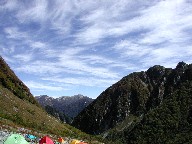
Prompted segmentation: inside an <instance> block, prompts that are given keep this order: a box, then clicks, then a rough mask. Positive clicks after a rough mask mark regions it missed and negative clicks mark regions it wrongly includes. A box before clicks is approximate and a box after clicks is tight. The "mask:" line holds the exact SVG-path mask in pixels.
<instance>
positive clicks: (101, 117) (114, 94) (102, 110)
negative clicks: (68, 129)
mask: <svg viewBox="0 0 192 144" xmlns="http://www.w3.org/2000/svg"><path fill="white" fill-rule="evenodd" d="M183 87H184V88H183ZM189 88H191V89H192V64H186V63H184V62H179V63H178V65H177V66H176V68H175V69H172V68H165V67H163V66H160V65H155V66H153V67H151V68H149V69H148V70H147V71H145V72H144V71H142V72H134V73H131V74H129V75H127V76H125V77H123V78H122V79H121V80H120V81H118V82H117V83H115V84H113V85H112V86H111V87H109V88H107V89H106V90H105V91H104V92H103V93H101V94H100V95H99V97H98V98H97V99H96V100H94V101H93V102H92V103H91V104H90V105H89V106H88V107H86V108H85V109H84V110H83V111H82V112H81V113H80V114H79V115H78V116H77V117H75V118H74V121H73V123H72V125H73V126H75V127H76V128H79V129H81V130H82V131H84V132H87V133H90V134H102V133H103V134H104V135H105V137H108V138H109V139H114V140H115V139H116V140H117V139H118V138H119V139H121V140H122V141H121V142H122V143H135V142H136V141H137V142H138V140H137V138H136V137H137V136H138V135H140V136H141V137H142V136H143V137H142V138H143V139H147V138H148V137H147V138H145V136H146V135H147V132H146V133H145V131H147V130H146V128H145V127H144V126H147V127H148V129H151V131H152V132H154V131H153V127H152V125H150V124H147V123H146V122H145V121H144V122H143V119H147V120H148V118H146V116H148V115H149V116H150V117H152V116H153V115H152V114H151V113H152V112H153V111H155V115H158V114H156V111H163V109H162V107H164V109H166V110H167V111H164V115H170V113H169V111H170V110H171V109H176V110H175V111H177V112H178V113H181V115H180V116H178V117H177V120H174V118H173V119H171V121H174V123H175V124H176V123H177V125H179V123H183V121H182V120H179V118H180V119H181V117H183V115H186V114H185V113H189V111H190V108H186V109H182V105H180V104H177V103H180V101H181V100H178V99H181V98H180V97H182V95H181V94H178V93H179V91H181V92H180V93H185V91H184V90H185V89H189ZM186 93H187V94H190V95H191V93H190V91H189V92H187V91H186ZM190 95H189V96H187V95H186V97H184V98H183V99H184V100H185V99H187V100H188V101H191V97H190ZM169 99H171V100H169ZM171 101H174V104H175V105H176V107H173V106H172V105H173V103H171ZM190 105H192V103H191V102H190V103H188V104H187V105H186V106H188V107H190ZM156 109H157V110H156ZM178 109H179V110H178ZM151 111H152V112H151ZM167 113H168V114H167ZM175 113H176V112H175ZM164 115H163V114H162V117H166V116H164ZM158 116H159V115H158ZM188 117H189V118H191V115H189V116H188ZM170 118H172V116H170ZM167 119H168V118H167ZM183 120H186V121H187V119H186V118H185V119H183ZM156 121H160V123H163V121H165V120H163V119H161V118H160V117H159V119H157V120H156ZM156 121H155V122H156ZM142 124H143V125H144V126H142ZM137 125H140V129H141V131H140V130H139V128H137ZM164 125H166V127H169V126H168V125H169V122H166V123H165V124H164ZM117 127H121V128H117ZM166 127H161V128H162V129H159V130H162V131H163V129H166ZM173 128H174V127H173ZM174 129H177V128H174ZM142 130H143V133H142ZM135 131H136V132H137V135H136V134H135ZM167 131H169V130H167ZM152 132H151V133H152ZM168 134H171V133H170V132H169V133H168ZM168 134H167V136H169V135H168ZM177 134H178V135H180V133H179V132H178V133H177ZM133 138H134V139H133ZM142 138H141V139H140V140H141V141H142ZM152 138H154V139H156V138H157V137H156V136H154V135H153V137H152V136H151V139H152ZM162 139H163V138H162ZM168 139H171V138H170V137H169V138H167V140H168ZM141 141H140V142H141ZM146 141H147V142H148V143H149V142H152V141H150V140H149V139H147V140H146Z"/></svg>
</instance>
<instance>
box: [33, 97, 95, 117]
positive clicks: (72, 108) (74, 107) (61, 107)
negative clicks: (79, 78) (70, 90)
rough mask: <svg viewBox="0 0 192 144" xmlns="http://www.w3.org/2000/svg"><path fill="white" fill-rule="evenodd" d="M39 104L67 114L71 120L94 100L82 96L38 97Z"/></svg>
mask: <svg viewBox="0 0 192 144" xmlns="http://www.w3.org/2000/svg"><path fill="white" fill-rule="evenodd" d="M35 98H36V100H37V101H38V102H39V104H40V105H41V106H43V107H45V108H48V107H47V106H49V108H50V107H52V108H53V109H55V110H56V111H58V112H60V113H63V114H65V115H66V116H68V117H70V118H74V117H75V116H77V115H78V114H79V113H80V112H81V111H82V110H83V109H84V108H85V107H87V106H88V105H89V104H90V103H91V102H92V101H93V99H91V98H89V97H87V96H83V95H81V94H78V95H74V96H62V97H59V98H53V97H50V96H47V95H41V96H36V97H35Z"/></svg>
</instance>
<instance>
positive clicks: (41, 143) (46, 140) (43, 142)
mask: <svg viewBox="0 0 192 144" xmlns="http://www.w3.org/2000/svg"><path fill="white" fill-rule="evenodd" d="M39 144H54V142H53V141H52V140H51V138H49V137H48V136H44V137H43V138H41V139H40V141H39Z"/></svg>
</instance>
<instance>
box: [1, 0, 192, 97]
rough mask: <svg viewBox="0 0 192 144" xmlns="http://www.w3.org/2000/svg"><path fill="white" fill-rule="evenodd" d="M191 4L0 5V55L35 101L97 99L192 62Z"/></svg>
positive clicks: (15, 1)
mask: <svg viewBox="0 0 192 144" xmlns="http://www.w3.org/2000/svg"><path fill="white" fill-rule="evenodd" d="M191 35H192V2H191V1H190V0H174V1H173V0H118V1H116V0H30V1H29V0H0V55H1V56H2V57H3V58H4V59H5V60H6V62H7V63H8V64H9V66H10V67H11V69H12V70H14V72H15V73H16V75H17V76H18V77H19V78H20V79H21V80H22V81H23V82H24V83H25V84H26V85H27V86H28V87H29V88H30V90H31V92H32V94H33V95H35V96H36V95H43V94H47V95H49V96H53V97H58V96H72V95H75V94H83V95H86V96H89V97H92V98H96V97H97V96H99V94H100V93H101V92H102V91H104V90H105V89H106V88H107V87H109V86H111V85H112V84H114V83H115V82H117V81H118V80H120V79H121V78H122V77H124V76H126V75H128V74H130V73H131V72H135V71H142V70H147V69H148V68H149V67H151V66H153V65H162V66H165V67H171V68H175V66H176V65H177V63H178V62H180V61H184V62H186V63H192V36H191Z"/></svg>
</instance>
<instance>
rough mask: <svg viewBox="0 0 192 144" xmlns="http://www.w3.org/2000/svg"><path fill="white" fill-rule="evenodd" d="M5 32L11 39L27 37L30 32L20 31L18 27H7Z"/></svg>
mask: <svg viewBox="0 0 192 144" xmlns="http://www.w3.org/2000/svg"><path fill="white" fill-rule="evenodd" d="M4 32H5V33H6V34H7V38H11V39H26V38H27V37H28V34H27V33H25V32H21V31H19V29H18V27H7V28H5V29H4Z"/></svg>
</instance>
